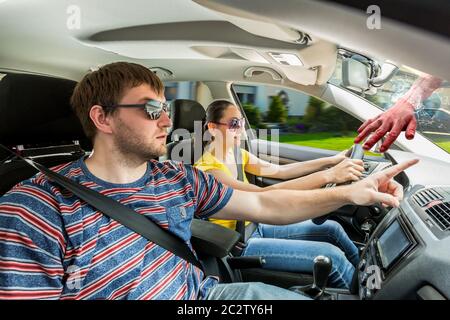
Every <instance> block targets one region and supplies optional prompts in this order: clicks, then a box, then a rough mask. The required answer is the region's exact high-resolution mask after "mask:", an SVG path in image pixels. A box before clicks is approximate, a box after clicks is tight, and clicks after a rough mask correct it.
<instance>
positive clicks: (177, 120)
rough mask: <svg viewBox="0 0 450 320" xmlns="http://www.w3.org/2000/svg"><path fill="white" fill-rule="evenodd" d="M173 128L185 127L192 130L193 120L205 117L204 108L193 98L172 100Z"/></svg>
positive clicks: (200, 119)
mask: <svg viewBox="0 0 450 320" xmlns="http://www.w3.org/2000/svg"><path fill="white" fill-rule="evenodd" d="M172 108H173V110H172V121H173V129H180V128H182V129H186V130H188V131H189V132H191V133H192V132H194V121H202V120H203V118H205V115H206V113H205V109H204V108H203V106H202V105H201V104H200V103H198V102H197V101H194V100H187V99H177V100H174V101H173V102H172Z"/></svg>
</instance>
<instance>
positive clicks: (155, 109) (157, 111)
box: [102, 99, 170, 120]
mask: <svg viewBox="0 0 450 320" xmlns="http://www.w3.org/2000/svg"><path fill="white" fill-rule="evenodd" d="M102 107H104V108H144V110H145V112H147V114H148V116H149V118H150V119H151V120H158V119H159V117H161V114H162V112H163V111H164V112H165V113H167V116H169V117H170V102H161V101H158V100H153V99H150V100H148V101H147V102H146V103H142V104H114V105H110V106H102Z"/></svg>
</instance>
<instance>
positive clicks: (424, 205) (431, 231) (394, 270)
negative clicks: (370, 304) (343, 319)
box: [356, 151, 450, 300]
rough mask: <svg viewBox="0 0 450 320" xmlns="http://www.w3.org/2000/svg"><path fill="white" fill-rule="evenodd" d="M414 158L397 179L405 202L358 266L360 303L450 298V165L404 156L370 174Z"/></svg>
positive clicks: (394, 155)
mask: <svg viewBox="0 0 450 320" xmlns="http://www.w3.org/2000/svg"><path fill="white" fill-rule="evenodd" d="M412 158H419V159H420V162H419V163H418V164H417V165H415V166H413V167H411V168H409V169H407V170H406V171H405V172H404V173H402V174H400V175H399V177H398V178H397V181H399V182H400V183H401V184H402V185H403V186H404V192H405V194H404V200H403V201H402V202H401V204H400V207H399V208H394V209H392V210H390V211H389V212H388V213H387V214H386V215H385V216H384V218H383V219H382V220H381V221H380V222H379V223H378V224H377V226H376V228H375V230H373V232H372V233H371V235H370V238H369V239H368V242H367V243H366V245H365V248H364V250H363V252H362V255H361V260H360V264H359V265H358V267H357V271H356V272H357V273H358V280H359V292H358V294H359V297H360V298H361V299H433V300H439V299H449V298H450V180H449V178H450V164H449V163H446V162H443V161H439V160H435V159H432V158H427V157H421V156H418V155H415V154H411V153H406V152H402V151H390V152H389V154H388V155H387V159H388V161H382V162H381V163H380V164H376V163H372V162H369V163H371V164H372V166H373V170H372V171H370V170H367V171H370V172H368V174H370V173H373V172H376V171H379V170H382V169H384V168H386V167H388V166H390V165H391V163H399V162H403V161H405V160H409V159H412Z"/></svg>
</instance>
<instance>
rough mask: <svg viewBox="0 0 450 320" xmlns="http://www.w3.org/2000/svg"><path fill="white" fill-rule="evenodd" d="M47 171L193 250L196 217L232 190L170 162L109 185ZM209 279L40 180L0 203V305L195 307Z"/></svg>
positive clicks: (75, 172) (83, 175)
mask: <svg viewBox="0 0 450 320" xmlns="http://www.w3.org/2000/svg"><path fill="white" fill-rule="evenodd" d="M53 170H54V171H56V172H59V173H60V174H62V175H64V176H66V177H68V178H70V179H72V180H74V181H76V182H78V183H80V184H82V185H84V186H86V187H89V188H91V189H94V190H96V191H98V192H100V193H102V194H104V195H106V196H108V197H111V198H113V199H115V200H117V201H119V202H121V203H122V204H124V205H127V206H129V207H131V208H132V209H134V210H135V211H136V212H138V213H140V214H143V215H145V216H146V217H148V218H149V219H151V220H153V221H154V222H156V223H157V224H158V225H160V226H161V227H162V228H165V229H168V230H169V231H170V232H172V233H174V234H175V235H177V236H178V237H180V238H181V239H183V240H184V241H185V242H186V243H187V244H188V245H189V246H190V247H191V248H192V246H191V244H190V237H191V231H190V224H191V220H192V219H193V217H194V214H195V215H196V216H198V217H201V218H206V217H209V216H211V215H213V214H214V213H216V212H217V211H219V210H220V209H221V208H223V207H224V206H225V205H226V203H227V202H228V200H229V199H230V197H231V194H232V189H230V188H228V187H226V186H224V185H222V184H221V183H220V182H218V181H217V180H215V179H214V178H213V177H212V176H211V175H208V174H205V173H203V172H202V171H200V170H197V169H195V168H193V167H192V166H188V165H183V164H181V163H177V162H171V161H167V162H158V161H149V162H148V166H147V171H146V173H145V175H144V176H143V177H142V178H140V179H139V180H138V181H135V182H133V183H129V184H112V183H109V182H106V181H103V180H100V179H99V178H97V177H95V176H94V175H93V174H92V173H90V172H89V170H88V168H87V167H86V165H85V163H84V160H83V159H82V158H81V159H79V160H77V161H74V162H71V163H68V164H64V165H60V166H57V167H55V168H53ZM216 284H217V279H216V278H213V277H206V278H205V277H204V274H203V273H202V271H201V270H199V269H198V268H196V267H194V266H193V265H191V264H190V263H188V262H186V261H185V260H183V259H181V258H179V257H178V256H175V255H174V254H173V253H172V252H170V251H167V250H166V249H163V248H162V247H160V246H158V245H156V244H155V243H152V242H149V241H148V240H146V239H145V238H143V237H141V236H140V235H139V234H136V233H135V232H133V231H131V230H130V229H128V228H126V227H124V226H123V225H121V224H119V223H118V222H116V221H115V220H112V219H110V218H109V217H107V216H105V215H103V214H102V213H101V212H99V211H97V210H96V209H94V208H92V207H91V206H90V205H88V204H86V203H85V202H84V201H81V200H80V199H79V198H77V197H76V196H74V195H73V194H72V193H70V192H68V191H67V190H64V189H62V188H60V187H59V186H58V185H56V184H54V183H53V182H51V181H49V180H48V179H47V178H46V177H45V176H44V175H42V174H40V173H38V174H37V175H36V176H34V177H33V178H31V179H28V180H25V181H23V182H21V183H19V184H18V185H16V186H15V187H14V188H13V189H11V190H10V191H9V192H8V193H6V194H5V195H4V196H2V197H1V198H0V299H202V298H204V297H205V296H206V294H207V292H208V290H209V289H210V288H211V287H212V286H214V285H216Z"/></svg>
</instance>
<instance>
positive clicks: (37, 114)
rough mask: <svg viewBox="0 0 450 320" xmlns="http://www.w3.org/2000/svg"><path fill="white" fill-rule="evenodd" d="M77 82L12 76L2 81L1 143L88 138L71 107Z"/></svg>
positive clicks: (38, 76)
mask: <svg viewBox="0 0 450 320" xmlns="http://www.w3.org/2000/svg"><path fill="white" fill-rule="evenodd" d="M75 85H76V82H75V81H71V80H65V79H58V78H52V77H46V76H40V75H29V74H14V73H8V74H7V75H6V76H4V77H3V78H2V79H1V80H0V143H3V144H6V145H19V144H23V145H25V144H40V143H53V142H62V141H72V140H83V139H86V137H85V135H84V133H83V129H82V127H81V124H80V122H79V121H78V118H77V117H76V116H75V114H74V113H73V112H72V109H71V107H70V96H71V95H72V92H73V89H74V88H75Z"/></svg>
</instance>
